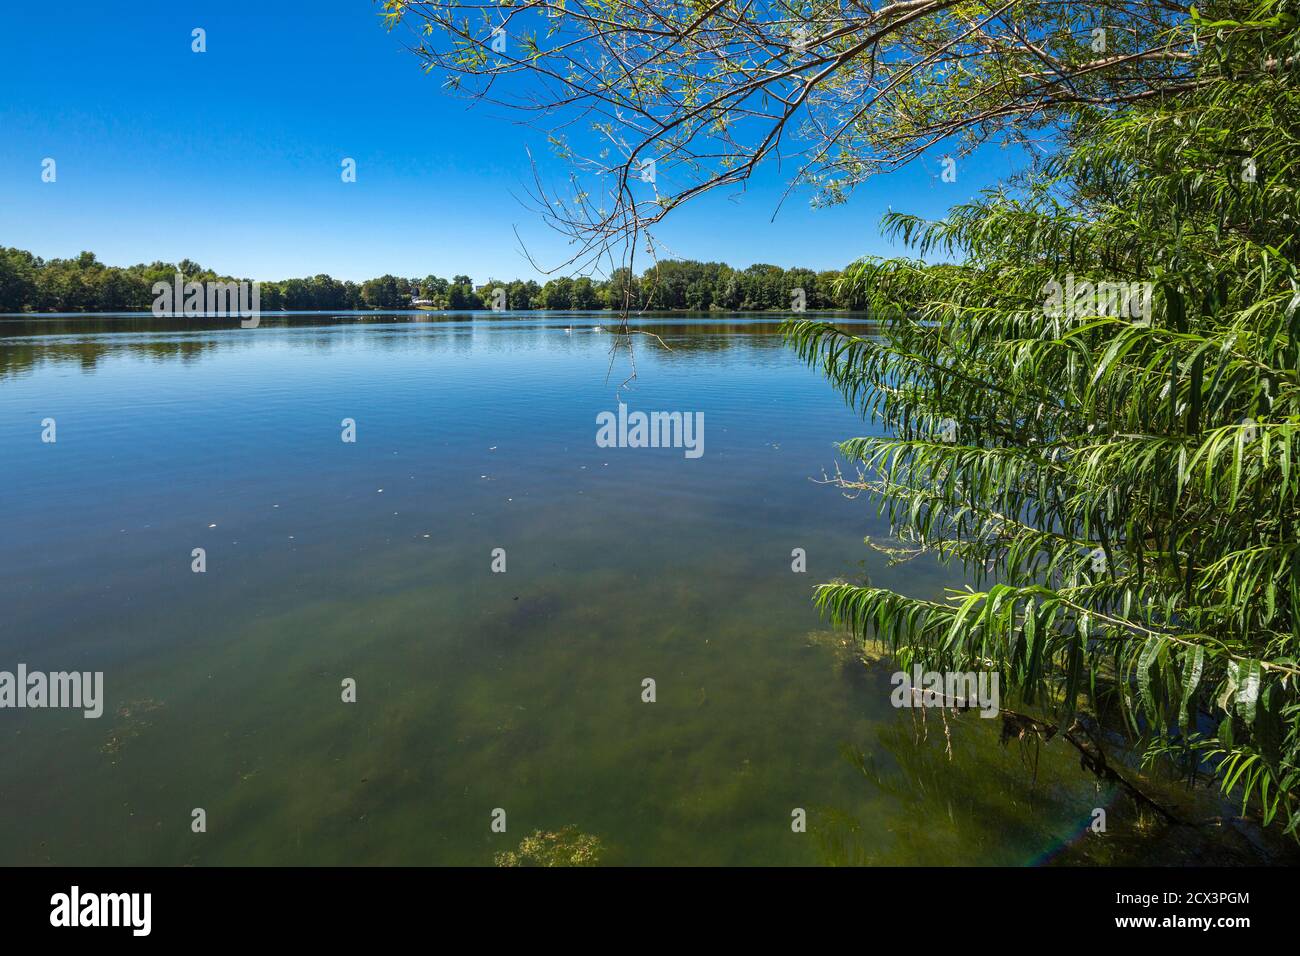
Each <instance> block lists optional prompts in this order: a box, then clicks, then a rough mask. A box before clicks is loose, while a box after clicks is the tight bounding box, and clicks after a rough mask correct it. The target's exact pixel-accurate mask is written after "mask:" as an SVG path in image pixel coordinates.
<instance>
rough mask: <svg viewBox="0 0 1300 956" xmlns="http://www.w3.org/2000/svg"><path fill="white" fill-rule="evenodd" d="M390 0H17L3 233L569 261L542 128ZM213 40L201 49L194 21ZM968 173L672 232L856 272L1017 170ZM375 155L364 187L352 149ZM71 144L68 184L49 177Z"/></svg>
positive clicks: (7, 102) (49, 242)
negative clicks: (464, 70) (194, 41)
mask: <svg viewBox="0 0 1300 956" xmlns="http://www.w3.org/2000/svg"><path fill="white" fill-rule="evenodd" d="M378 13H379V7H378V6H377V5H376V4H375V3H373V2H372V0H313V2H312V3H311V4H298V5H280V4H274V3H266V2H261V3H254V2H249V0H209V2H192V3H188V2H187V3H175V2H172V3H163V2H156V0H132V2H109V3H92V2H87V0H71V2H70V3H68V4H65V5H61V6H53V7H52V6H49V5H39V4H28V3H21V2H19V0H13V2H8V3H5V4H3V6H0V90H3V94H0V245H9V246H17V247H19V248H23V249H29V250H31V251H32V252H34V253H36V254H37V255H41V256H44V257H46V258H53V257H66V256H74V255H76V254H77V253H78V252H80V251H81V250H83V249H88V250H91V251H93V252H95V253H97V254H98V255H99V257H100V258H101V259H102V260H103V261H105V262H108V263H110V264H113V265H128V264H131V263H135V262H150V261H153V260H155V259H161V260H165V261H176V260H179V259H182V258H186V257H188V258H191V259H194V260H196V261H198V262H200V263H202V264H203V265H205V266H208V267H210V268H213V269H215V270H217V271H218V272H220V273H224V274H231V275H237V276H243V277H248V278H253V279H261V280H267V279H281V278H288V277H292V276H307V275H314V274H316V273H318V272H327V273H329V274H331V275H333V276H335V277H337V278H340V279H353V280H363V279H366V278H370V277H372V276H375V275H380V274H383V273H386V272H391V273H394V274H397V275H403V276H423V275H427V274H429V273H436V274H438V275H443V276H450V275H453V274H456V273H466V274H468V275H470V276H472V277H473V278H474V279H475V280H477V281H484V280H486V279H487V278H488V277H489V276H492V277H495V278H513V277H515V276H523V277H528V276H534V275H535V274H536V273H535V272H534V270H533V269H532V267H531V266H530V265H529V264H528V262H527V260H526V259H525V258H524V257H523V255H522V254H521V252H520V251H519V241H518V239H517V238H516V236H515V228H516V227H517V228H518V230H519V232H520V233H521V234H522V235H523V236H524V238H525V240H526V242H527V244H528V248H529V251H530V252H532V253H533V255H534V258H536V259H538V260H539V261H540V262H542V263H543V264H546V265H558V264H559V263H560V262H562V261H563V260H564V259H565V258H567V256H566V254H565V250H566V246H565V242H564V240H563V239H562V238H561V237H559V236H558V235H556V234H554V233H552V232H551V231H549V230H548V229H547V228H546V227H545V226H544V225H542V224H541V223H540V222H539V221H538V220H537V219H536V218H535V215H534V213H533V212H532V211H530V210H529V209H527V208H526V207H525V206H523V205H522V204H521V203H520V200H519V198H518V197H520V196H522V195H524V191H525V184H526V183H527V182H528V181H529V177H530V171H529V166H528V161H527V158H526V154H525V148H526V147H529V146H531V147H532V150H533V154H534V155H535V156H537V157H540V158H541V159H542V160H543V161H545V162H546V163H548V164H549V165H550V167H551V171H553V172H554V173H555V174H556V175H557V176H558V175H560V174H561V173H562V171H563V168H562V166H561V164H560V162H559V160H557V159H555V158H553V156H552V155H551V153H550V152H549V151H548V149H547V147H546V145H545V142H544V139H543V137H542V135H541V134H540V133H538V132H536V131H534V130H528V129H525V128H524V127H522V126H519V125H516V124H514V123H512V122H510V120H509V119H508V118H507V117H505V116H504V115H503V114H502V113H501V112H500V111H499V110H491V109H487V108H473V109H470V108H468V105H467V104H466V103H465V102H464V101H462V100H457V99H455V98H453V97H451V96H449V95H447V94H446V93H444V92H443V91H442V89H441V86H440V83H439V81H438V79H437V78H436V77H434V76H432V75H427V74H425V73H423V72H422V71H421V69H420V67H419V64H418V62H417V61H416V59H415V58H414V57H413V56H412V55H411V54H409V53H407V52H406V51H405V50H403V49H402V39H403V38H404V36H405V32H404V31H397V32H394V33H392V34H390V33H388V32H387V31H385V29H384V28H383V25H382V23H381V21H380V20H379V17H378ZM194 27H203V28H204V29H205V30H206V31H207V45H208V50H207V52H206V53H204V54H195V53H193V52H191V50H190V43H191V36H190V31H191V30H192V29H193V28H194ZM983 155H984V157H985V158H982V159H981V160H980V161H969V160H968V161H967V162H966V163H965V164H964V165H963V167H961V168H960V170H959V176H958V182H957V183H956V184H950V183H943V182H941V181H940V180H939V176H938V173H939V160H940V156H939V155H935V156H933V157H930V158H929V159H928V160H927V161H925V162H924V163H922V164H920V165H917V166H914V167H912V168H910V169H908V170H905V171H903V172H900V173H895V174H891V175H889V176H885V177H881V178H879V179H877V180H876V181H874V182H872V183H869V184H868V185H867V186H865V187H863V188H861V189H859V191H858V192H857V193H856V194H855V195H854V197H853V199H852V200H851V201H850V202H849V204H847V205H846V206H843V207H839V208H835V209H831V210H813V209H810V208H809V207H808V201H807V200H808V195H807V194H806V193H797V194H796V195H795V196H794V197H792V198H791V199H790V200H789V201H787V203H786V205H785V207H784V208H783V209H782V211H781V214H780V215H779V216H778V217H777V219H776V220H775V222H770V221H769V220H770V219H771V214H772V212H773V210H774V208H775V206H776V203H777V200H778V198H779V196H780V194H781V191H782V190H783V188H784V180H783V179H782V178H781V175H780V173H779V172H778V171H777V170H776V169H775V168H774V167H773V168H771V169H769V170H766V171H764V172H763V173H762V174H761V175H760V176H759V177H758V178H757V180H756V181H755V182H753V183H752V184H751V185H750V188H749V189H748V190H747V191H746V192H745V193H744V194H743V195H742V196H741V197H740V198H739V199H735V198H732V197H731V196H729V195H726V194H723V193H721V192H718V193H715V194H713V195H711V196H708V197H706V198H705V199H704V200H702V201H701V202H699V203H698V204H697V205H696V206H695V207H694V208H691V209H688V210H684V211H683V212H682V213H681V214H680V215H678V217H677V218H676V219H675V221H672V222H671V223H670V224H669V225H667V226H666V227H665V228H663V229H662V230H661V232H660V237H661V238H662V239H663V240H664V241H665V242H666V243H667V245H668V247H669V248H670V249H671V250H672V252H673V253H675V254H676V255H678V256H681V257H686V258H696V259H718V260H723V261H726V262H729V263H731V264H732V265H736V266H746V265H749V264H751V263H753V262H773V263H776V264H778V265H783V266H795V265H801V266H808V267H811V268H815V269H827V268H839V267H840V266H842V265H844V264H845V263H846V262H848V261H850V260H851V259H853V258H855V257H856V256H858V255H862V254H864V253H873V252H884V251H888V249H889V247H888V246H887V245H886V244H885V243H884V241H883V240H882V239H881V238H880V236H879V232H878V229H877V224H878V223H879V220H880V216H881V214H882V213H883V212H884V211H885V210H886V208H887V207H888V206H889V205H890V204H892V205H893V206H894V207H895V208H900V209H906V210H908V211H915V212H920V213H923V214H926V215H937V214H938V213H940V212H941V211H942V210H943V209H944V208H946V207H947V206H948V205H950V204H951V203H953V202H956V201H960V200H962V199H965V198H967V197H969V196H970V195H972V194H973V193H974V192H975V191H976V190H977V189H978V188H979V187H980V186H982V185H986V184H988V183H989V182H991V181H993V180H994V179H996V178H997V177H999V176H1001V175H1004V174H1005V172H1006V170H1007V161H1008V159H1009V158H1010V157H1008V156H1006V155H1005V154H1002V153H1000V151H997V150H988V151H986V152H985V153H984V154H983ZM345 156H350V157H353V158H355V159H356V161H357V182H356V183H355V184H344V183H342V182H341V181H340V177H339V172H340V166H339V163H340V161H341V159H342V158H343V157H345ZM45 157H52V158H54V159H55V160H56V162H57V164H58V167H57V170H58V181H57V182H56V183H53V184H49V183H43V182H41V162H42V160H43V159H44V158H45Z"/></svg>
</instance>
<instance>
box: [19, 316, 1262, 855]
mask: <svg viewBox="0 0 1300 956" xmlns="http://www.w3.org/2000/svg"><path fill="white" fill-rule="evenodd" d="M778 318H779V317H771V316H761V317H744V316H735V317H729V318H726V319H721V320H720V319H714V318H711V319H703V318H651V319H644V320H641V321H639V322H637V323H635V324H634V328H636V329H638V330H639V331H644V332H653V333H655V334H657V335H658V336H659V337H660V338H661V339H662V343H663V344H662V345H661V344H660V343H659V341H657V340H656V339H655V338H653V337H652V336H650V335H638V336H635V337H634V345H635V362H636V372H637V377H636V378H635V380H634V381H633V382H631V383H630V384H629V385H627V386H626V387H623V388H621V389H620V388H619V385H620V383H621V382H622V381H623V380H624V379H625V378H627V376H628V374H629V371H630V370H629V364H628V360H627V356H626V355H623V354H619V355H615V356H613V357H612V358H611V343H612V342H613V341H614V339H613V337H612V336H611V335H610V334H609V333H608V331H596V330H595V329H594V328H593V327H594V326H596V325H598V324H606V325H608V323H609V322H610V319H609V317H608V316H591V315H587V316H557V315H538V314H536V313H533V314H520V315H515V316H511V315H510V314H506V315H504V316H493V317H491V318H488V317H486V316H483V315H476V316H470V315H461V316H451V317H431V316H429V315H409V314H395V315H374V314H369V315H366V316H335V317H331V316H295V317H292V318H289V319H286V318H278V319H276V320H268V319H264V320H263V325H262V327H261V328H258V329H255V330H243V329H240V328H238V327H237V322H229V323H220V324H211V323H210V324H207V325H201V326H200V325H196V324H193V323H190V324H186V323H185V322H184V321H182V320H174V321H156V320H153V319H151V318H149V317H143V318H142V317H139V316H136V317H115V318H114V317H109V318H105V317H93V318H92V317H82V318H69V317H60V318H42V319H39V320H32V319H20V318H7V319H6V318H2V317H0V449H2V450H3V451H2V452H0V489H2V490H0V496H3V502H4V508H3V516H4V534H3V536H2V537H0V606H2V607H3V608H4V613H3V614H2V615H0V669H4V670H13V669H15V667H16V666H17V664H19V663H25V664H27V665H28V667H29V668H30V669H34V670H46V671H54V670H70V669H76V670H89V671H103V672H104V675H105V677H104V680H105V697H106V704H105V710H104V715H103V717H101V718H100V719H98V720H87V719H84V718H83V717H82V716H81V713H80V712H79V711H66V710H4V711H0V767H2V768H3V770H0V804H2V805H3V812H2V813H0V863H4V864H112V863H116V864H168V865H174V864H201V865H213V864H240V863H251V864H272V863H300V864H339V863H357V864H380V863H391V864H427V863H438V864H444V863H445V864H482V865H490V864H491V863H492V862H493V858H494V855H495V854H496V853H499V852H501V851H504V850H508V849H513V848H515V847H516V846H517V845H518V843H519V841H520V840H521V839H522V838H523V837H525V836H526V835H528V834H529V833H531V832H533V831H535V830H538V829H547V830H555V829H559V828H561V827H565V826H569V825H573V826H576V827H577V829H578V830H580V831H582V832H583V833H586V834H591V835H593V836H595V837H597V838H599V840H600V841H601V843H602V845H603V846H604V847H605V856H604V860H605V862H608V863H613V864H655V865H659V864H759V865H765V864H820V863H877V864H905V863H916V864H1020V863H1032V862H1041V861H1045V860H1053V859H1054V860H1071V861H1084V860H1086V861H1095V862H1144V861H1147V860H1152V859H1157V858H1160V859H1167V858H1169V857H1170V855H1171V854H1174V855H1175V856H1176V852H1175V851H1173V850H1171V849H1169V844H1170V841H1169V840H1167V839H1166V840H1156V839H1154V838H1153V837H1149V836H1148V835H1147V834H1146V831H1145V830H1143V829H1142V828H1140V827H1136V826H1134V824H1133V821H1132V820H1131V818H1130V816H1129V815H1128V814H1127V811H1126V810H1125V808H1124V807H1123V806H1121V805H1120V801H1118V800H1115V799H1113V797H1114V795H1113V794H1111V793H1110V792H1109V791H1108V790H1106V789H1104V788H1103V789H1098V787H1097V785H1096V784H1095V783H1094V782H1093V781H1092V780H1091V779H1090V778H1088V777H1086V776H1085V775H1084V774H1082V773H1081V772H1080V771H1079V769H1078V766H1077V761H1076V760H1075V759H1073V758H1072V757H1071V755H1070V753H1068V752H1066V751H1065V750H1063V749H1061V748H1059V747H1048V748H1045V749H1043V750H1042V753H1041V755H1040V756H1039V762H1038V766H1037V772H1036V774H1035V773H1034V772H1033V767H1032V763H1033V755H1032V754H1029V753H1027V752H1024V751H1022V750H1021V749H1020V748H1019V746H1018V745H1016V744H1011V745H1010V746H1008V747H1005V748H1004V747H1002V746H1000V745H999V743H998V728H997V727H996V726H994V724H995V723H996V722H995V721H981V720H979V719H978V718H972V717H962V718H959V719H957V720H954V721H952V734H953V742H952V747H953V754H952V756H951V757H949V755H948V754H947V753H946V752H945V739H944V734H943V728H942V724H941V723H940V722H939V720H938V719H937V718H936V717H935V716H933V715H931V716H930V718H929V720H928V721H927V723H926V724H925V725H924V726H923V725H921V724H919V723H918V722H917V721H916V720H914V718H913V716H912V715H911V713H910V712H908V711H898V710H895V709H893V708H892V707H891V706H890V703H889V693H890V684H889V675H890V672H891V671H892V670H893V668H892V667H891V666H888V665H884V664H882V665H879V666H873V667H864V666H863V665H862V664H861V663H860V662H854V661H853V660H852V658H851V655H850V654H849V653H847V651H846V649H845V648H844V647H843V646H842V645H841V644H840V642H839V638H838V636H837V635H835V634H834V633H832V632H831V631H829V630H828V626H827V624H826V623H824V622H822V621H820V620H819V618H818V615H817V613H816V611H815V610H814V608H813V607H812V605H811V604H810V600H809V599H810V594H811V591H812V588H813V586H814V585H815V584H816V583H818V582H822V581H826V580H830V579H832V578H848V579H854V580H861V579H863V578H864V577H865V578H869V579H870V580H871V581H872V582H874V583H876V584H882V585H886V586H889V587H894V588H899V589H903V590H906V591H908V592H910V593H915V594H921V595H938V594H939V593H941V591H942V588H943V586H944V585H945V584H955V583H957V582H958V581H959V578H957V577H955V576H954V574H953V572H952V571H949V570H943V569H939V568H936V567H935V566H933V565H930V564H926V563H921V562H913V563H910V564H906V565H902V566H898V567H894V568H889V567H887V566H886V564H885V561H884V559H883V557H882V556H881V555H879V554H877V553H876V552H873V551H871V550H870V549H868V548H866V547H864V546H863V543H862V541H863V538H864V536H868V535H870V536H873V537H883V536H884V535H885V534H886V529H885V527H884V526H883V524H882V522H881V521H880V520H879V519H878V518H877V517H876V516H875V512H874V508H873V506H872V505H871V504H870V503H868V502H867V501H865V500H857V501H852V500H848V499H846V498H845V497H844V496H843V495H842V494H841V493H840V492H839V491H837V490H836V489H834V488H832V487H830V486H828V485H825V484H821V483H818V481H816V480H814V479H818V478H820V477H821V476H822V473H823V470H830V469H833V468H834V466H835V464H836V453H835V449H834V447H833V443H834V442H836V441H837V440H841V439H844V438H847V437H851V436H853V435H856V434H863V433H864V432H865V431H866V430H867V429H869V428H870V427H871V426H868V425H866V424H864V423H862V422H861V421H860V420H859V419H858V418H857V417H856V416H855V415H854V414H853V413H852V412H851V411H850V410H848V409H846V407H845V406H844V404H843V402H842V401H841V399H840V398H839V397H838V396H837V395H836V394H835V393H834V392H833V391H832V390H831V388H830V387H829V386H828V385H827V384H826V382H825V381H824V380H823V379H822V377H821V376H820V375H819V373H818V372H817V371H815V370H812V369H809V368H808V367H806V366H804V365H802V364H801V363H800V362H799V361H798V360H797V358H796V357H795V356H794V354H793V353H792V352H791V351H790V350H789V349H788V348H786V347H785V346H784V345H783V343H782V341H781V339H780V337H779V335H778V334H777V326H778ZM840 321H846V320H843V319H841V320H840ZM232 326H233V327H232ZM569 326H571V327H572V331H568V330H567V327H569ZM620 397H621V398H622V400H624V401H625V402H627V403H628V405H629V407H630V409H632V410H634V411H635V410H644V411H652V410H666V411H671V410H681V411H692V412H694V411H698V412H703V414H704V422H705V430H704V454H703V455H702V457H700V458H698V459H688V458H686V457H685V456H684V454H683V451H682V450H681V449H627V448H623V449H606V448H600V447H597V445H596V442H595V434H596V416H597V414H598V413H599V412H601V411H605V410H614V409H615V408H616V407H617V402H618V400H619V398H620ZM46 418H53V419H55V420H56V422H57V439H58V440H57V442H56V443H53V444H49V443H43V442H42V441H41V431H42V425H41V422H42V420H43V419H46ZM345 418H351V419H354V420H355V422H356V439H357V440H356V442H355V443H345V442H344V441H342V440H341V432H342V428H341V424H340V423H341V421H342V420H343V419H345ZM195 548H203V549H205V551H206V560H207V570H206V572H205V573H202V574H196V573H193V572H192V570H191V561H192V558H191V552H192V550H193V549H195ZM495 548H502V549H504V550H505V552H506V561H507V570H506V573H504V574H499V573H493V572H492V570H491V565H492V552H493V549H495ZM794 548H803V549H805V550H806V552H807V572H806V573H803V574H799V573H793V572H792V570H791V561H792V558H791V551H792V549H794ZM345 678H352V679H353V680H355V681H356V695H357V699H356V702H355V703H344V702H343V701H342V700H341V689H340V688H341V682H342V681H343V680H344V679H345ZM645 678H653V679H654V681H655V682H656V696H657V700H656V701H655V702H654V703H645V702H643V701H642V682H643V680H644V679H645ZM197 807H201V808H203V809H204V810H205V811H206V814H207V832H206V833H194V832H192V831H191V812H192V810H193V809H194V808H197ZM1094 807H1111V808H1112V810H1113V812H1112V815H1111V825H1110V831H1109V832H1108V833H1107V834H1106V835H1105V836H1104V837H1097V836H1092V835H1084V833H1085V828H1086V826H1087V824H1088V822H1089V821H1090V819H1091V817H1092V810H1093V808H1094ZM496 808H502V809H504V810H505V811H506V819H507V830H506V833H504V834H501V833H494V832H492V830H491V828H490V824H491V816H492V812H493V810H494V809H496ZM795 808H804V809H805V810H806V811H807V814H808V822H809V832H807V833H802V834H800V833H794V832H792V831H791V813H792V810H794V809H795ZM1234 832H1235V831H1234ZM1256 842H1258V841H1256Z"/></svg>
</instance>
